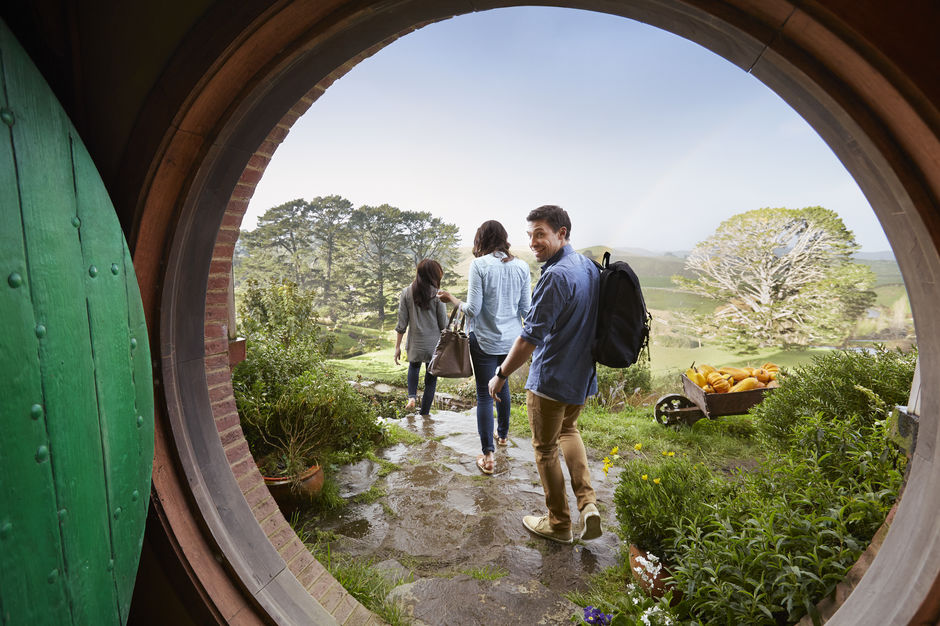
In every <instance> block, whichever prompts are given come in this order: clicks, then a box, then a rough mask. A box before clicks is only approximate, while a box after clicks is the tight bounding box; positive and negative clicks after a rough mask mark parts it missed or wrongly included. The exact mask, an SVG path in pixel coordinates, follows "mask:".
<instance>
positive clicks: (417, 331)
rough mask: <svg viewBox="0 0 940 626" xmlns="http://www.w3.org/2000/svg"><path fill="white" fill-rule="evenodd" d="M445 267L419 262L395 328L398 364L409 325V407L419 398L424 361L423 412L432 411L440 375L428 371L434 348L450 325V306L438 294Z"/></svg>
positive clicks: (400, 304) (403, 294) (404, 292)
mask: <svg viewBox="0 0 940 626" xmlns="http://www.w3.org/2000/svg"><path fill="white" fill-rule="evenodd" d="M443 275H444V270H443V269H441V264H440V263H438V262H437V261H433V260H431V259H424V260H422V261H421V262H420V263H418V271H417V273H416V275H415V279H414V282H413V283H411V284H410V285H409V286H407V287H405V288H404V289H403V290H402V292H401V296H400V297H399V299H398V325H397V326H396V327H395V331H396V332H397V333H398V337H397V338H396V340H395V365H398V360H399V359H400V358H401V339H402V336H404V334H405V330H406V329H408V340H407V341H406V342H405V358H407V359H408V404H407V405H406V406H405V408H406V410H409V411H410V410H411V409H413V408H415V402H416V400H417V398H418V375H419V374H420V373H421V364H422V363H424V394H423V395H422V396H421V415H422V416H424V417H427V416H429V415H430V414H431V403H432V402H433V401H434V390H435V389H436V388H437V376H432V375H431V374H430V373H428V363H429V362H430V360H431V357H432V356H434V348H436V347H437V342H438V341H439V340H440V338H441V330H443V328H444V327H445V326H447V307H445V306H444V303H443V302H441V301H440V300H439V299H438V298H437V290H438V289H439V288H440V286H441V277H442V276H443Z"/></svg>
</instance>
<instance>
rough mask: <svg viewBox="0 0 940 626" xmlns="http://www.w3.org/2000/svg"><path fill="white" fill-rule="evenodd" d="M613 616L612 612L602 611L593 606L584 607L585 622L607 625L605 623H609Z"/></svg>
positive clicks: (601, 625) (600, 625)
mask: <svg viewBox="0 0 940 626" xmlns="http://www.w3.org/2000/svg"><path fill="white" fill-rule="evenodd" d="M613 618H614V616H613V614H612V613H604V612H603V611H601V610H600V609H597V608H594V607H593V606H586V607H584V622H585V623H586V624H598V625H599V626H607V624H610V620H612V619H613Z"/></svg>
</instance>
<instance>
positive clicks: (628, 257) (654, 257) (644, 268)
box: [578, 246, 692, 287]
mask: <svg viewBox="0 0 940 626" xmlns="http://www.w3.org/2000/svg"><path fill="white" fill-rule="evenodd" d="M578 252H580V253H581V254H583V255H585V256H589V257H591V258H593V259H594V260H595V261H597V262H600V261H601V259H603V258H604V252H610V260H611V261H626V262H627V263H629V264H630V267H632V268H633V271H634V272H636V275H637V277H638V278H639V279H640V284H641V285H642V286H643V287H675V285H674V284H673V282H672V277H673V276H675V275H676V274H679V275H681V276H688V277H690V278H691V277H692V274H691V272H689V271H687V270H686V269H685V260H684V259H682V258H680V257H677V256H675V255H673V254H670V253H666V254H663V253H656V252H650V251H649V250H642V249H640V248H608V247H607V246H591V247H590V248H584V249H582V250H579V251H578Z"/></svg>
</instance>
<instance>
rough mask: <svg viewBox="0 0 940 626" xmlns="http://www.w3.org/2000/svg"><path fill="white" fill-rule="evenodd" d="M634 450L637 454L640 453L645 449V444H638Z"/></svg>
mask: <svg viewBox="0 0 940 626" xmlns="http://www.w3.org/2000/svg"><path fill="white" fill-rule="evenodd" d="M633 449H634V450H636V451H637V452H639V451H640V450H642V449H643V444H642V443H638V444H636V445H635V446H633Z"/></svg>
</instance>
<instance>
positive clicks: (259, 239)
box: [241, 199, 316, 289]
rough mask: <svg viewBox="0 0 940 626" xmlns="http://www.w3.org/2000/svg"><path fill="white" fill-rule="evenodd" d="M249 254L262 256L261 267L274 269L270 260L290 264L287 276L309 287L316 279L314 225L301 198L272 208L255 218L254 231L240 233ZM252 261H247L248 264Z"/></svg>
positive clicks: (304, 286) (306, 287) (308, 209)
mask: <svg viewBox="0 0 940 626" xmlns="http://www.w3.org/2000/svg"><path fill="white" fill-rule="evenodd" d="M241 239H242V240H243V242H244V247H245V250H246V251H247V253H248V256H249V257H261V258H262V259H264V260H263V261H261V267H262V268H269V269H273V267H272V266H273V263H272V261H275V260H276V261H280V262H281V263H286V264H287V265H288V266H289V268H290V269H289V271H288V278H289V279H290V280H291V281H292V282H294V283H296V284H297V285H298V286H299V287H301V288H304V289H310V288H312V287H313V284H314V282H315V279H316V273H315V270H314V266H315V264H316V255H315V245H314V238H313V228H312V224H311V221H310V205H309V204H307V202H306V201H304V200H302V199H297V200H291V201H290V202H285V203H284V204H280V205H278V206H276V207H272V208H270V209H268V210H267V211H265V212H264V215H262V216H261V217H260V218H258V226H257V227H256V228H255V229H254V230H250V231H245V232H243V233H242V234H241ZM252 265H253V264H252V263H248V264H247V267H251V266H252Z"/></svg>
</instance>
